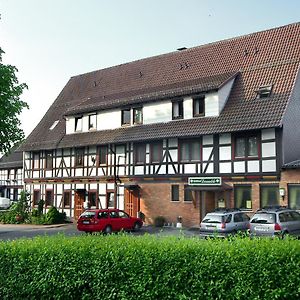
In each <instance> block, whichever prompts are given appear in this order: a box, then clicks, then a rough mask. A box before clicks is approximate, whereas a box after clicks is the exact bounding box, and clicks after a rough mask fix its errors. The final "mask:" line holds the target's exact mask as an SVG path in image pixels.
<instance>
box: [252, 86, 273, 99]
mask: <svg viewBox="0 0 300 300" xmlns="http://www.w3.org/2000/svg"><path fill="white" fill-rule="evenodd" d="M272 87H273V85H272V84H269V85H264V86H260V87H259V88H258V90H257V91H256V93H257V98H259V99H261V98H268V97H269V96H270V95H271V92H272Z"/></svg>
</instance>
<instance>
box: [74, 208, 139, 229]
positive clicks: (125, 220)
mask: <svg viewBox="0 0 300 300" xmlns="http://www.w3.org/2000/svg"><path fill="white" fill-rule="evenodd" d="M142 225H143V221H142V219H140V218H134V217H131V216H129V215H128V214H127V213H126V212H124V211H122V210H119V209H88V210H86V211H85V212H84V213H82V214H81V215H80V217H79V219H78V221H77V229H78V230H80V231H85V232H87V233H88V232H97V231H98V232H104V233H111V232H113V231H120V230H134V231H138V230H139V229H140V228H141V227H142Z"/></svg>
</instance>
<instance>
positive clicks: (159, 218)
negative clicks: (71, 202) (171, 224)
mask: <svg viewBox="0 0 300 300" xmlns="http://www.w3.org/2000/svg"><path fill="white" fill-rule="evenodd" d="M165 223H166V218H165V217H163V216H157V217H155V219H154V226H155V227H163V226H164V224H165Z"/></svg>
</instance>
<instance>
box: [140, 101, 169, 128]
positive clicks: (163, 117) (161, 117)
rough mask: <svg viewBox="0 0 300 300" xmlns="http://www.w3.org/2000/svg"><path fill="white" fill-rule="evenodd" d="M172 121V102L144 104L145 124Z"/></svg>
mask: <svg viewBox="0 0 300 300" xmlns="http://www.w3.org/2000/svg"><path fill="white" fill-rule="evenodd" d="M171 120H172V103H171V101H168V102H165V101H164V102H155V103H148V104H144V106H143V124H152V123H160V122H169V121H171Z"/></svg>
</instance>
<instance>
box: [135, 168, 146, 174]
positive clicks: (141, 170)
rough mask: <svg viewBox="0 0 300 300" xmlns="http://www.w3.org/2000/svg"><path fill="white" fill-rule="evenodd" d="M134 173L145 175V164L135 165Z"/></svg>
mask: <svg viewBox="0 0 300 300" xmlns="http://www.w3.org/2000/svg"><path fill="white" fill-rule="evenodd" d="M134 174H135V175H143V174H144V167H143V166H138V167H134Z"/></svg>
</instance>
